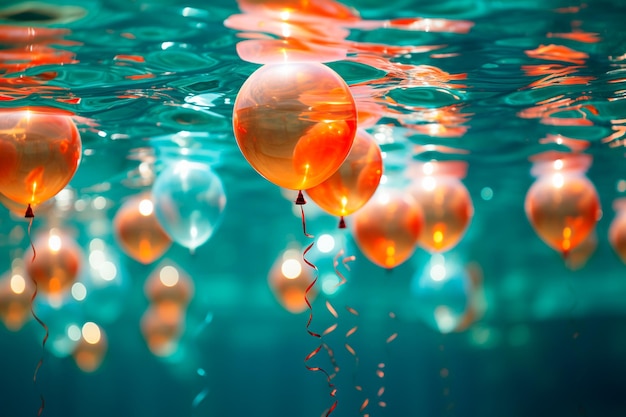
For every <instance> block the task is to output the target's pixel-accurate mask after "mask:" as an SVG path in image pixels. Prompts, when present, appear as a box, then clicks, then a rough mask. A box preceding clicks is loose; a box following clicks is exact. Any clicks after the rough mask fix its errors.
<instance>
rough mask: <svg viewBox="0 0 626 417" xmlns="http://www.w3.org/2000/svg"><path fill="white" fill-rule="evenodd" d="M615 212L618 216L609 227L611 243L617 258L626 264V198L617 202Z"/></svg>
mask: <svg viewBox="0 0 626 417" xmlns="http://www.w3.org/2000/svg"><path fill="white" fill-rule="evenodd" d="M615 210H616V211H617V214H616V215H615V218H614V219H613V221H612V222H611V226H610V227H609V242H610V243H611V247H612V248H613V250H614V251H615V253H616V254H617V256H619V258H620V259H621V260H622V262H624V263H626V198H623V199H619V200H617V201H616V202H615Z"/></svg>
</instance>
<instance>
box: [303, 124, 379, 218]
mask: <svg viewBox="0 0 626 417" xmlns="http://www.w3.org/2000/svg"><path fill="white" fill-rule="evenodd" d="M382 173H383V157H382V154H381V151H380V148H379V147H378V144H377V143H376V140H375V139H374V137H373V136H372V135H370V134H369V133H367V132H366V131H364V130H360V129H359V130H357V134H356V136H355V138H354V143H353V145H352V149H351V150H350V153H349V154H348V157H347V158H346V160H345V161H344V162H343V164H341V166H340V167H339V169H338V170H337V171H336V172H335V173H334V174H333V175H331V176H330V178H328V179H327V180H325V181H324V182H322V183H321V184H319V185H316V186H315V187H313V188H309V189H307V190H306V193H307V194H308V196H309V197H311V199H312V200H313V201H314V202H315V203H316V204H317V205H318V206H320V207H321V208H322V209H324V210H325V211H326V212H328V213H330V214H334V215H335V216H340V217H341V221H340V223H339V227H340V228H343V227H345V223H344V216H347V215H349V214H352V213H354V212H355V211H357V210H358V209H360V208H361V207H363V205H364V204H365V203H367V201H368V200H369V199H370V198H371V197H372V195H374V192H376V189H377V188H378V184H379V183H380V177H381V176H382Z"/></svg>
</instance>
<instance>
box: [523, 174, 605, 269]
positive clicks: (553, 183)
mask: <svg viewBox="0 0 626 417" xmlns="http://www.w3.org/2000/svg"><path fill="white" fill-rule="evenodd" d="M525 209H526V216H527V217H528V219H529V221H530V223H531V225H532V226H533V228H534V229H535V232H536V233H537V235H539V237H540V238H541V239H542V240H543V241H544V242H545V243H546V244H548V246H550V247H552V248H553V249H555V250H557V251H559V252H561V253H562V254H563V256H564V257H566V256H567V255H568V254H569V252H570V251H571V250H572V249H574V248H575V247H577V246H578V245H580V244H581V243H582V242H583V241H584V240H585V239H586V238H587V236H588V235H589V233H591V231H592V230H593V229H594V227H595V225H596V222H597V221H598V219H599V218H600V216H601V214H602V211H601V208H600V201H599V200H598V194H597V192H596V189H595V187H594V185H593V184H592V183H591V181H589V179H588V178H587V177H586V176H585V175H584V174H582V173H580V172H578V171H574V172H571V171H553V172H551V173H546V174H544V175H541V176H540V177H539V178H537V180H536V181H535V182H534V183H533V185H532V186H531V187H530V189H529V190H528V193H527V194H526V201H525Z"/></svg>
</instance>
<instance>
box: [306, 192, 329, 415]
mask: <svg viewBox="0 0 626 417" xmlns="http://www.w3.org/2000/svg"><path fill="white" fill-rule="evenodd" d="M300 212H301V213H302V231H303V233H304V235H305V236H306V237H308V238H313V235H310V234H308V233H307V232H306V219H305V216H304V208H303V207H302V204H300ZM314 244H315V243H314V242H313V243H311V244H310V245H309V246H307V247H306V249H304V252H303V253H302V260H303V261H304V263H306V264H307V265H308V266H309V267H310V268H312V269H313V270H314V271H315V272H314V274H313V281H311V283H310V284H309V285H308V286H307V288H306V290H305V291H304V302H305V303H306V305H307V307H308V309H309V319H308V320H307V323H306V331H307V333H308V334H309V335H311V336H312V337H314V338H316V339H320V344H319V345H318V346H317V347H316V348H315V349H314V350H313V351H312V352H311V353H309V354H308V355H306V357H305V358H304V366H305V367H306V369H307V370H309V371H311V372H321V373H323V374H324V375H325V376H326V381H327V383H328V387H329V388H330V396H331V397H335V396H336V395H337V389H336V388H335V385H334V384H333V383H332V378H331V376H330V374H329V373H328V372H327V371H326V370H325V369H324V368H322V367H320V366H309V364H308V362H309V361H310V360H311V359H313V358H314V357H315V355H317V354H318V353H319V352H320V350H321V349H322V348H323V347H325V346H326V347H327V345H326V343H323V342H321V339H322V335H321V334H319V333H316V332H314V331H312V330H311V322H312V321H313V306H312V305H311V301H310V300H309V292H310V291H311V289H312V288H313V287H314V286H315V284H316V283H317V278H318V274H317V272H318V269H317V266H315V265H314V264H313V263H311V262H310V261H309V260H308V259H307V258H306V254H307V253H308V252H309V251H310V250H311V249H312V248H313V245H314ZM328 349H329V348H328ZM331 352H332V350H331ZM336 407H337V400H335V401H334V403H333V404H332V405H331V406H330V408H328V409H327V410H325V411H324V413H323V414H322V415H323V416H324V417H328V416H329V415H330V414H331V413H332V412H333V411H334V410H335V408H336Z"/></svg>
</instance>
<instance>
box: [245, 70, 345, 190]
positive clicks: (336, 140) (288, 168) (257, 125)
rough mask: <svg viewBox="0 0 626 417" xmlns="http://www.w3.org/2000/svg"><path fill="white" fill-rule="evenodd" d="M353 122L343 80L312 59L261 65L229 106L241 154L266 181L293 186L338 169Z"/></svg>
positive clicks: (319, 180) (318, 180)
mask: <svg viewBox="0 0 626 417" xmlns="http://www.w3.org/2000/svg"><path fill="white" fill-rule="evenodd" d="M356 121H357V113H356V105H355V103H354V99H353V98H352V94H351V93H350V89H349V88H348V86H347V84H346V83H345V81H344V80H343V79H342V78H341V77H340V76H339V75H338V74H337V73H335V72H334V71H333V70H331V69H330V68H328V67H327V66H324V65H322V64H319V63H314V62H309V63H305V62H300V63H286V64H269V65H264V66H262V67H261V68H259V69H257V70H256V71H255V72H254V73H253V74H252V75H250V77H249V78H248V79H247V80H246V82H245V83H244V84H243V86H242V87H241V90H240V91H239V94H238V95H237V99H236V101H235V106H234V110H233V127H234V133H235V138H236V140H237V145H238V146H239V149H240V150H241V152H242V154H243V156H244V157H245V158H246V160H247V161H248V162H249V163H250V165H251V166H252V167H253V168H254V169H255V170H256V171H257V172H258V173H259V174H261V175H262V176H263V177H265V178H266V179H267V180H269V181H271V182H272V183H274V184H276V185H279V186H281V187H284V188H289V189H292V190H305V189H308V188H312V187H314V186H316V185H318V184H320V183H322V182H323V181H324V180H326V179H327V178H329V177H330V176H331V175H332V174H333V173H334V172H335V171H337V169H338V168H339V167H340V166H341V164H342V163H343V161H344V160H345V159H346V157H347V156H348V153H349V152H350V148H351V147H352V143H353V141H354V135H355V133H356Z"/></svg>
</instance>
